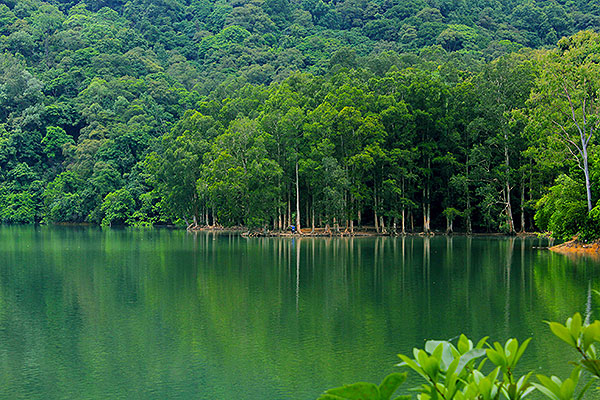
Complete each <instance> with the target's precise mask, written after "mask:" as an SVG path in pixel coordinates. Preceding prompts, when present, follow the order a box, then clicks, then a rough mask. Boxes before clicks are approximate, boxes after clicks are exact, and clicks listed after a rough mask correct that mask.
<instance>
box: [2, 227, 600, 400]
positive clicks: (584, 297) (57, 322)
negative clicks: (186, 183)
mask: <svg viewBox="0 0 600 400" xmlns="http://www.w3.org/2000/svg"><path fill="white" fill-rule="evenodd" d="M546 245H547V242H546V241H545V240H543V239H535V238H534V239H521V238H498V237H474V238H467V237H462V236H456V237H445V236H440V237H433V238H421V237H405V238H381V237H378V238H375V237H371V238H354V239H352V238H303V239H290V238H254V239H246V238H242V237H240V236H238V235H234V234H214V233H198V234H189V233H186V232H184V231H177V230H167V229H147V230H134V229H131V230H118V229H112V230H101V229H99V228H89V227H31V226H25V227H10V226H8V227H7V226H4V227H0V363H1V370H0V371H1V372H0V376H1V381H0V398H27V399H35V398H39V399H58V398H61V399H64V398H69V399H71V398H78V399H103V398H111V399H167V398H168V399H192V398H193V399H261V400H264V399H314V398H316V397H317V396H318V395H319V394H320V393H321V392H322V391H323V390H325V389H327V388H331V387H334V386H340V385H342V384H344V383H351V382H355V381H364V380H366V381H374V382H379V381H380V380H381V379H382V378H383V377H384V376H385V375H386V374H387V373H389V372H392V371H394V370H399V368H397V367H394V364H396V363H398V362H399V361H400V360H399V359H398V358H397V357H396V354H397V353H405V354H412V348H413V347H415V346H423V344H424V341H425V340H426V339H450V338H455V337H456V336H457V335H459V334H460V333H465V334H467V335H468V336H469V337H470V338H472V339H473V340H474V341H475V340H478V339H480V338H481V337H483V336H490V337H491V338H492V339H493V340H498V341H502V342H503V341H504V340H506V339H507V338H509V337H516V338H518V339H519V341H522V340H525V339H526V338H528V337H532V336H533V337H534V339H533V341H532V343H531V345H530V346H529V348H528V350H527V352H526V353H525V356H524V358H523V360H522V362H521V372H526V371H528V370H531V369H535V370H536V372H543V373H546V374H550V373H553V374H561V375H562V376H563V377H566V376H565V374H566V373H567V372H568V371H570V367H569V366H568V365H567V364H566V363H567V361H568V360H569V359H570V358H572V357H573V356H574V354H573V352H571V351H570V349H569V348H567V346H566V345H564V346H563V345H562V344H561V342H560V341H559V340H558V339H556V338H555V337H554V336H553V335H552V334H551V333H550V331H549V329H548V327H547V325H546V324H545V323H544V322H543V321H544V320H558V321H561V322H563V323H564V320H565V319H566V318H567V317H568V316H570V315H572V314H573V313H574V312H576V311H580V312H582V313H584V312H585V311H586V309H588V310H591V311H592V312H593V316H594V317H596V318H600V315H599V314H598V301H597V300H598V299H595V298H592V301H591V303H590V301H589V298H588V292H589V288H590V287H591V288H592V289H600V285H599V283H600V268H599V265H598V262H596V261H595V260H592V259H589V258H569V257H566V256H563V255H558V254H553V253H551V252H549V251H547V250H541V249H537V248H536V247H539V246H546ZM539 368H541V369H539ZM410 376H411V377H412V378H411V381H410V385H415V384H417V383H420V381H419V380H418V379H417V378H416V377H415V374H414V373H410ZM410 385H409V386H405V388H408V387H410Z"/></svg>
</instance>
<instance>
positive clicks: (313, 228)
mask: <svg viewBox="0 0 600 400" xmlns="http://www.w3.org/2000/svg"><path fill="white" fill-rule="evenodd" d="M314 204H315V199H314V198H313V206H312V218H311V219H312V221H311V222H312V227H311V228H312V229H311V231H310V233H315V206H314Z"/></svg>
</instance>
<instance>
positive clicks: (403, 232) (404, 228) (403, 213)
mask: <svg viewBox="0 0 600 400" xmlns="http://www.w3.org/2000/svg"><path fill="white" fill-rule="evenodd" d="M405 212H406V211H405V209H404V207H402V234H403V235H406V221H405V219H406V218H405Z"/></svg>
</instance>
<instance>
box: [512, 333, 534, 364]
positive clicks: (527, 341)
mask: <svg viewBox="0 0 600 400" xmlns="http://www.w3.org/2000/svg"><path fill="white" fill-rule="evenodd" d="M529 342H531V338H529V339H526V340H525V341H524V342H523V344H521V347H519V350H518V351H517V354H516V356H515V358H514V360H513V363H512V365H513V366H514V365H516V364H517V363H518V362H519V360H520V359H521V357H523V353H525V350H526V349H527V346H529Z"/></svg>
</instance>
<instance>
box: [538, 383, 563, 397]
mask: <svg viewBox="0 0 600 400" xmlns="http://www.w3.org/2000/svg"><path fill="white" fill-rule="evenodd" d="M533 386H534V387H535V388H536V389H537V390H539V391H540V392H542V393H543V394H544V395H545V396H546V397H549V398H550V399H552V400H561V399H560V398H559V397H558V396H557V395H555V394H554V393H553V392H552V391H551V390H550V389H548V388H547V387H545V386H544V385H540V384H539V383H533Z"/></svg>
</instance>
